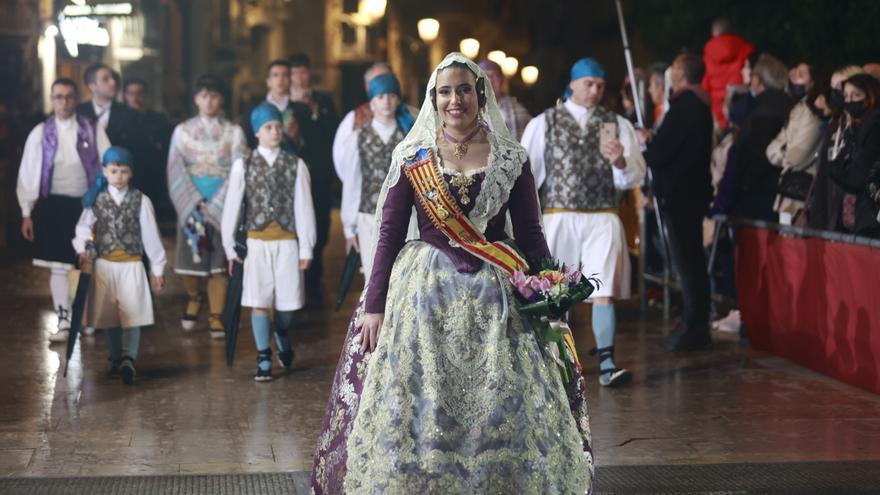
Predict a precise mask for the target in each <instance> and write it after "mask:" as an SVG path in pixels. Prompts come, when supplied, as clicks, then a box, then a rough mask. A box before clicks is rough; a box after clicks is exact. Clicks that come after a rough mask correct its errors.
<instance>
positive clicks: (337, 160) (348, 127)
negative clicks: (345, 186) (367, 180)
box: [333, 110, 355, 182]
mask: <svg viewBox="0 0 880 495" xmlns="http://www.w3.org/2000/svg"><path fill="white" fill-rule="evenodd" d="M354 118H355V111H354V110H352V111H350V112H348V113H347V114H345V117H344V118H343V119H342V122H341V123H340V124H339V127H337V128H336V135H335V136H333V168H335V169H336V176H337V177H339V180H341V181H343V182H344V181H345V179H343V169H344V167H343V161H344V159H343V157H342V154H343V150H344V149H345V143H346V141H348V138H350V137H351V136H352V134H354V131H355V128H354Z"/></svg>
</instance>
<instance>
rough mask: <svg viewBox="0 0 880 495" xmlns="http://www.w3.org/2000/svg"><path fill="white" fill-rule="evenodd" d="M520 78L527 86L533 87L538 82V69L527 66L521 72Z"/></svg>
mask: <svg viewBox="0 0 880 495" xmlns="http://www.w3.org/2000/svg"><path fill="white" fill-rule="evenodd" d="M520 76H521V77H522V80H523V82H524V83H526V86H531V85H532V84H535V81H537V80H538V68H537V67H535V66H534V65H527V66H525V67H523V68H522V70H521V71H520Z"/></svg>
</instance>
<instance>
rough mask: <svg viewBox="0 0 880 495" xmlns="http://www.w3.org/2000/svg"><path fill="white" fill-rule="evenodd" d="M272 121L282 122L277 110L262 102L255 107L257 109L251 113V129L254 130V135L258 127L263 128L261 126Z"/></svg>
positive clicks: (258, 129) (273, 106)
mask: <svg viewBox="0 0 880 495" xmlns="http://www.w3.org/2000/svg"><path fill="white" fill-rule="evenodd" d="M273 120H277V121H278V122H282V121H283V119H282V118H281V112H279V111H278V108H276V107H275V105H273V104H271V103H268V102H264V103H260V104H259V105H257V108H254V110H253V111H252V112H251V127H252V128H253V130H254V134H256V133H258V132H259V131H260V127H263V124H265V123H266V122H271V121H273Z"/></svg>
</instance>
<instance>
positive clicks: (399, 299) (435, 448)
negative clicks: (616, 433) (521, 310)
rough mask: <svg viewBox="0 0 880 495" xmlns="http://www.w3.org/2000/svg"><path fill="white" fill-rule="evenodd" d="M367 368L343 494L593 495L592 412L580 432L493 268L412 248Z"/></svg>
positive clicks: (422, 246) (400, 265) (401, 261)
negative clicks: (459, 263) (460, 266)
mask: <svg viewBox="0 0 880 495" xmlns="http://www.w3.org/2000/svg"><path fill="white" fill-rule="evenodd" d="M499 277H500V278H499ZM499 280H501V282H499ZM368 362H369V364H368V367H367V374H366V379H365V381H364V386H363V393H362V395H361V400H360V405H359V408H358V414H357V417H356V418H355V421H354V426H353V429H352V432H351V435H350V436H349V438H348V443H347V448H346V450H347V454H348V461H347V472H346V475H345V482H344V486H345V492H346V493H348V494H357V493H389V494H404V493H405V494H434V493H442V494H465V493H467V494H470V493H528V494H530V493H564V494H568V493H587V492H589V491H590V487H591V482H592V455H591V453H590V452H589V450H587V449H585V448H584V447H585V445H589V423H588V419H587V417H586V404H584V405H583V409H582V410H583V412H584V414H583V415H582V417H581V418H579V419H578V420H577V421H576V419H575V417H576V416H575V415H573V414H572V409H570V404H569V399H568V397H567V395H566V390H565V388H564V387H563V384H562V382H561V379H560V376H559V374H558V372H557V371H556V370H555V368H553V367H552V365H551V364H550V363H549V362H547V361H545V358H544V355H543V354H542V352H541V349H540V347H539V344H538V342H537V340H536V338H535V336H534V334H533V333H532V331H531V330H530V329H529V327H528V326H527V325H526V324H525V323H524V322H523V321H522V319H521V318H520V317H519V315H518V313H517V312H516V307H515V303H514V300H513V295H512V294H511V293H510V284H509V283H508V282H507V281H506V277H504V276H502V275H501V274H500V272H498V271H496V269H494V268H492V267H490V266H488V265H484V266H483V268H482V269H481V270H480V271H478V272H477V273H472V274H469V273H459V272H457V271H456V270H455V267H454V266H453V264H452V262H451V261H450V260H449V259H448V258H447V257H446V256H445V255H443V254H442V253H441V252H440V251H438V250H437V249H435V248H433V247H431V246H429V245H428V244H426V243H423V242H410V243H408V244H407V245H406V246H405V247H404V248H403V250H402V251H401V253H400V255H399V256H398V258H397V261H396V262H395V265H394V270H393V272H392V276H391V284H390V287H389V293H388V304H387V307H386V312H385V323H384V325H383V328H382V333H381V336H380V339H379V345H378V347H377V349H376V351H375V353H374V354H373V356H372V357H370V358H369V359H368ZM578 423H580V424H578Z"/></svg>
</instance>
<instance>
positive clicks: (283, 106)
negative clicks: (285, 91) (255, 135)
mask: <svg viewBox="0 0 880 495" xmlns="http://www.w3.org/2000/svg"><path fill="white" fill-rule="evenodd" d="M266 101H268V102H269V103H271V104H272V105H273V106H274V107H275V108H277V109H278V111H279V112H282V113H283V112H284V111H285V110H287V104H288V103H289V102H290V96H288V95H284V96H282V97H281V101H276V100H275V99H273V98H272V93H267V94H266ZM255 132H256V131H255Z"/></svg>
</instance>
